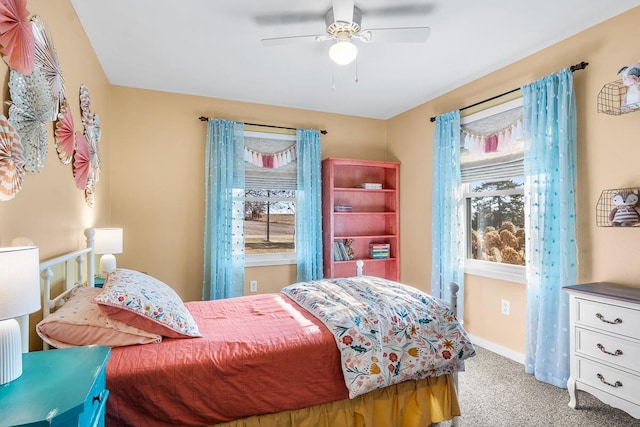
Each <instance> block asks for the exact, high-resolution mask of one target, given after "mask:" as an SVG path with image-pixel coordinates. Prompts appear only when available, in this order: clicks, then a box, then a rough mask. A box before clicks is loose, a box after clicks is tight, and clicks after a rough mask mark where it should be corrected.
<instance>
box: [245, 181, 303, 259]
mask: <svg viewBox="0 0 640 427" xmlns="http://www.w3.org/2000/svg"><path fill="white" fill-rule="evenodd" d="M295 197H296V192H295V190H254V189H247V190H245V204H244V239H245V240H244V241H245V243H244V246H245V253H246V254H265V253H281V252H294V251H295V224H296V210H295Z"/></svg>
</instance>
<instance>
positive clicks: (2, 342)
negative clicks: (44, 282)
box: [0, 246, 40, 385]
mask: <svg viewBox="0 0 640 427" xmlns="http://www.w3.org/2000/svg"><path fill="white" fill-rule="evenodd" d="M39 263H40V259H39V254H38V248H37V247H36V246H30V247H12V248H0V385H2V384H6V383H8V382H9V381H13V380H15V379H16V378H18V377H19V376H20V375H22V335H21V331H20V325H19V324H18V322H17V321H16V320H15V317H20V316H25V315H27V314H31V313H33V312H34V311H37V310H39V309H40V266H39Z"/></svg>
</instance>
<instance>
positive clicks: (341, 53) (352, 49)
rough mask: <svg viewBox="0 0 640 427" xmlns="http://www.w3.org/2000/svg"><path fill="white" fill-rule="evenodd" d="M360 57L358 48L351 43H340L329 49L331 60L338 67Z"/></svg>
mask: <svg viewBox="0 0 640 427" xmlns="http://www.w3.org/2000/svg"><path fill="white" fill-rule="evenodd" d="M356 56H358V47H357V46H356V45H355V44H353V43H351V42H350V41H348V40H347V41H338V42H337V43H336V44H334V45H333V46H331V47H330V48H329V58H331V60H332V61H333V62H335V63H336V64H338V65H347V64H348V63H350V62H352V61H353V60H354V59H356Z"/></svg>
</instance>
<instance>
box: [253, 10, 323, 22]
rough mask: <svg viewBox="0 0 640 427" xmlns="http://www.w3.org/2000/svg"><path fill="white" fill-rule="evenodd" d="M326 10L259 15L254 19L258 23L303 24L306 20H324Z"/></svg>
mask: <svg viewBox="0 0 640 427" xmlns="http://www.w3.org/2000/svg"><path fill="white" fill-rule="evenodd" d="M324 15H325V14H324V12H322V13H316V12H300V13H278V14H266V15H257V16H254V17H253V21H254V22H255V23H256V24H258V25H280V24H301V23H306V22H315V21H318V22H322V20H323V19H324Z"/></svg>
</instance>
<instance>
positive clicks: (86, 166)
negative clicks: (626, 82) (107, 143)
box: [73, 132, 91, 190]
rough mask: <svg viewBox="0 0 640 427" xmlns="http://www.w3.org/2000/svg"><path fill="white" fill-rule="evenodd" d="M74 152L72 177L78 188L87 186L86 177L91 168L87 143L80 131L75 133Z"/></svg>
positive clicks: (82, 188) (81, 188)
mask: <svg viewBox="0 0 640 427" xmlns="http://www.w3.org/2000/svg"><path fill="white" fill-rule="evenodd" d="M75 140H76V152H75V153H74V155H73V179H74V180H75V181H76V187H78V188H79V189H80V190H84V189H85V188H87V179H88V177H89V170H90V169H91V160H90V159H89V145H88V144H87V139H86V138H85V137H84V135H83V134H82V133H81V132H76V133H75Z"/></svg>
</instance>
